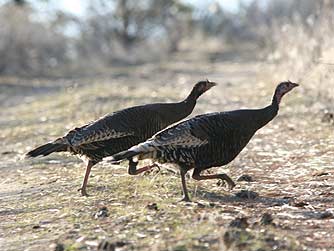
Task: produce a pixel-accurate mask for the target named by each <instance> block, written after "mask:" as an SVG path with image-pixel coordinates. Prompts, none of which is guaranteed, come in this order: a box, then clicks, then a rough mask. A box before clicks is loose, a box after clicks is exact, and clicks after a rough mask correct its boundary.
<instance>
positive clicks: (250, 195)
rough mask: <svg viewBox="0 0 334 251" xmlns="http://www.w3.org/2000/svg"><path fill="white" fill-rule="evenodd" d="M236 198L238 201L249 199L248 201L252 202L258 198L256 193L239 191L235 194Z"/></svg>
mask: <svg viewBox="0 0 334 251" xmlns="http://www.w3.org/2000/svg"><path fill="white" fill-rule="evenodd" d="M235 196H236V197H238V198H240V199H249V200H253V199H255V198H256V197H258V196H259V194H258V193H256V192H253V191H248V190H241V191H240V192H238V193H236V194H235Z"/></svg>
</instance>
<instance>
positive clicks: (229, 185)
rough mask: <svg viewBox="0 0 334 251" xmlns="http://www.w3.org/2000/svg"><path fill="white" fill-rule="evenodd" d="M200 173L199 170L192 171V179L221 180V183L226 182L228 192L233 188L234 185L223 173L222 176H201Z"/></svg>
mask: <svg viewBox="0 0 334 251" xmlns="http://www.w3.org/2000/svg"><path fill="white" fill-rule="evenodd" d="M201 171H202V170H199V169H196V168H195V169H194V172H193V176H192V177H193V179H195V180H211V179H221V180H222V181H223V182H224V181H226V182H227V186H228V188H229V190H232V189H233V188H234V187H235V183H234V182H233V180H232V179H231V178H230V177H229V176H228V175H227V174H225V173H222V174H213V175H201Z"/></svg>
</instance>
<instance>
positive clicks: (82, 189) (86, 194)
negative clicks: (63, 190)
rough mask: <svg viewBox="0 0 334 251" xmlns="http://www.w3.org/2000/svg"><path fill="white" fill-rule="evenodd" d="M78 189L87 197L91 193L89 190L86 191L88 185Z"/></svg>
mask: <svg viewBox="0 0 334 251" xmlns="http://www.w3.org/2000/svg"><path fill="white" fill-rule="evenodd" d="M78 191H80V192H81V195H82V196H86V197H88V196H89V194H88V193H87V191H86V187H80V188H79V189H78Z"/></svg>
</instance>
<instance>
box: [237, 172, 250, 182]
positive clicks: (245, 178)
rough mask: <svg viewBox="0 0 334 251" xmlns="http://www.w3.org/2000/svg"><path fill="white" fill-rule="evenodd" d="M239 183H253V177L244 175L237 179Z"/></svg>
mask: <svg viewBox="0 0 334 251" xmlns="http://www.w3.org/2000/svg"><path fill="white" fill-rule="evenodd" d="M237 181H247V182H253V181H254V180H253V178H252V176H250V175H248V174H243V175H241V176H240V177H239V178H238V179H237Z"/></svg>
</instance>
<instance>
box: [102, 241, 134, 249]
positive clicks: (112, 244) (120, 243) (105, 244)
mask: <svg viewBox="0 0 334 251" xmlns="http://www.w3.org/2000/svg"><path fill="white" fill-rule="evenodd" d="M128 244H129V243H127V242H125V241H116V242H110V241H108V240H103V241H101V242H100V243H99V245H98V246H97V251H115V250H116V248H121V247H124V246H126V245H128Z"/></svg>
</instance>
